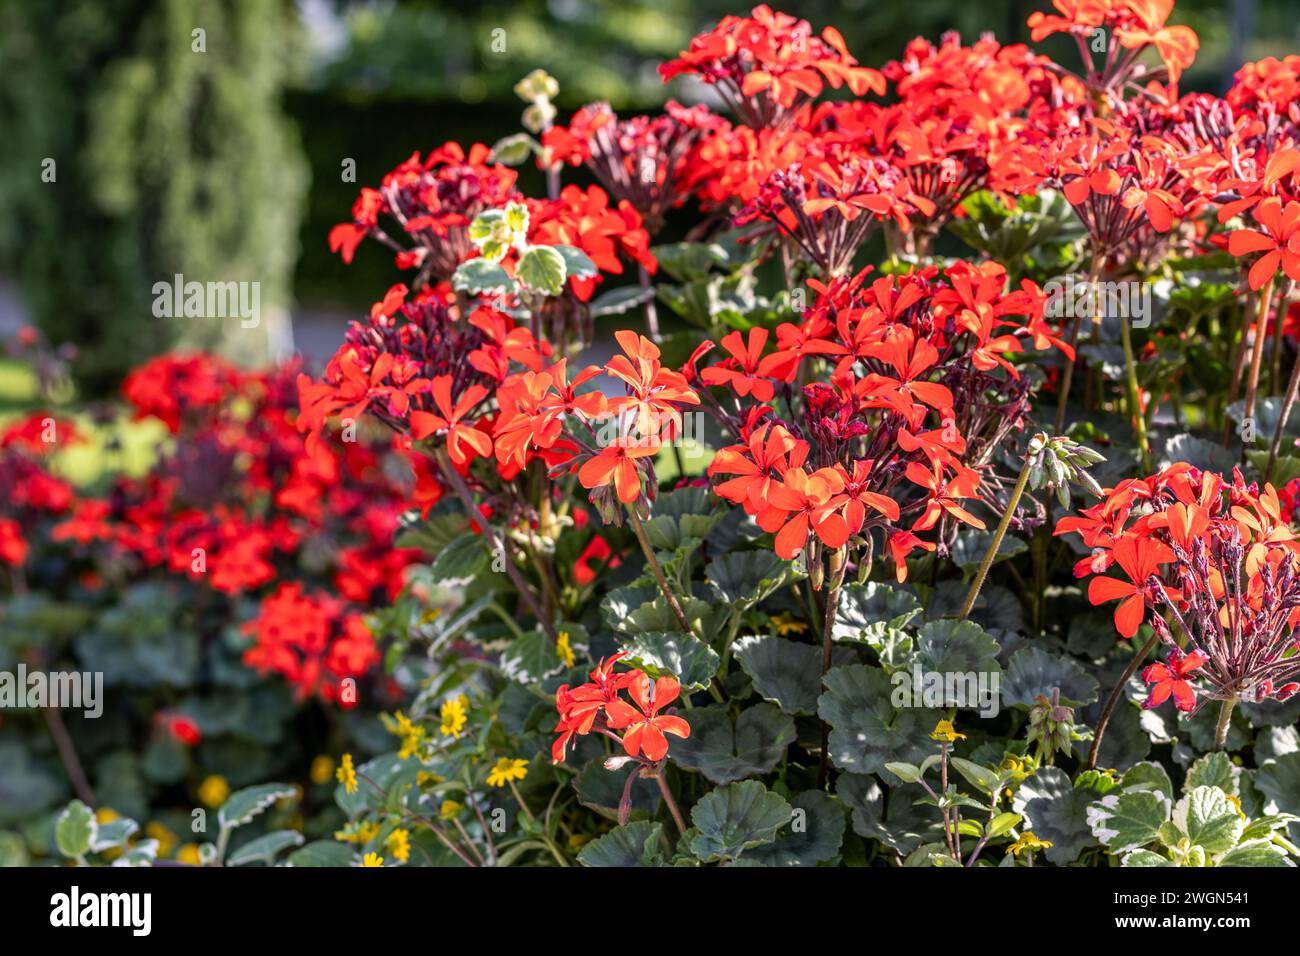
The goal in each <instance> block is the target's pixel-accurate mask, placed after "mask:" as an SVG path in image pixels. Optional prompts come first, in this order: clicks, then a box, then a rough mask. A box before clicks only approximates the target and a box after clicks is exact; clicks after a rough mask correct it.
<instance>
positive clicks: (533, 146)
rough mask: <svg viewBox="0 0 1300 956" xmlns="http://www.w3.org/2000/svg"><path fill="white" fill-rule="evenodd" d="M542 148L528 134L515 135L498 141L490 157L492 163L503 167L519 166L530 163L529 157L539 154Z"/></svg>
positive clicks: (489, 160)
mask: <svg viewBox="0 0 1300 956" xmlns="http://www.w3.org/2000/svg"><path fill="white" fill-rule="evenodd" d="M540 149H541V147H540V146H539V145H538V144H537V141H536V140H535V139H533V138H532V137H531V136H529V135H528V134H527V133H515V134H514V135H513V136H506V137H504V138H502V139H499V140H497V142H496V145H495V146H493V147H492V153H491V155H490V156H489V157H488V162H490V163H500V164H501V165H503V166H519V165H521V164H523V163H525V162H527V161H528V157H530V156H533V155H535V154H537V153H538V152H539V151H540Z"/></svg>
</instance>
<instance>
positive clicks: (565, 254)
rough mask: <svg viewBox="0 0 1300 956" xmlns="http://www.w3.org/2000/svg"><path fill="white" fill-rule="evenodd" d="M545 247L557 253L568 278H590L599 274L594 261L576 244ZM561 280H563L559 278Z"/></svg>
mask: <svg viewBox="0 0 1300 956" xmlns="http://www.w3.org/2000/svg"><path fill="white" fill-rule="evenodd" d="M545 248H549V249H553V250H555V252H557V253H559V256H560V258H561V259H563V260H564V269H565V272H566V274H567V275H568V277H569V278H570V279H592V278H595V277H596V276H598V275H600V270H599V269H597V268H596V263H594V262H592V261H591V258H590V257H589V256H588V255H587V254H586V253H585V252H583V251H582V250H581V249H579V248H578V247H577V246H548V247H545ZM560 281H561V282H563V281H564V280H563V279H561V280H560Z"/></svg>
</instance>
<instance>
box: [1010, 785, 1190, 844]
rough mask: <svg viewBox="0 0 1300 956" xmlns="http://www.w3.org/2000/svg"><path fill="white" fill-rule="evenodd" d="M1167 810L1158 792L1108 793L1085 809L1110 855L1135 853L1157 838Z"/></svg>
mask: <svg viewBox="0 0 1300 956" xmlns="http://www.w3.org/2000/svg"><path fill="white" fill-rule="evenodd" d="M1169 807H1170V804H1169V798H1168V797H1166V796H1165V795H1164V794H1163V793H1161V792H1160V791H1159V790H1126V791H1124V792H1122V793H1108V794H1106V796H1104V797H1102V798H1101V799H1100V800H1098V801H1097V802H1096V803H1094V804H1093V805H1092V806H1090V807H1089V808H1088V813H1087V819H1088V826H1089V827H1091V828H1092V833H1093V836H1095V837H1096V838H1097V839H1098V840H1099V841H1101V843H1102V844H1104V845H1105V846H1106V847H1107V848H1108V849H1109V850H1110V851H1111V853H1123V852H1124V851H1126V850H1136V849H1138V848H1139V847H1144V846H1148V845H1150V844H1152V843H1155V842H1156V841H1157V840H1158V839H1159V837H1160V827H1161V824H1163V823H1164V822H1165V821H1166V820H1168V819H1169ZM1035 832H1037V831H1035Z"/></svg>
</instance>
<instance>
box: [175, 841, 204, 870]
mask: <svg viewBox="0 0 1300 956" xmlns="http://www.w3.org/2000/svg"><path fill="white" fill-rule="evenodd" d="M176 862H177V863H184V864H186V865H187V866H198V865H199V847H198V844H197V843H186V844H185V845H184V846H182V847H181V848H180V849H179V850H177V851H176Z"/></svg>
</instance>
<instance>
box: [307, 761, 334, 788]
mask: <svg viewBox="0 0 1300 956" xmlns="http://www.w3.org/2000/svg"><path fill="white" fill-rule="evenodd" d="M333 778H334V758H333V757H331V756H329V755H328V754H321V755H320V756H319V757H317V758H316V759H315V760H313V761H312V762H311V782H312V783H314V784H317V785H320V784H323V783H329V782H330V780H332V779H333Z"/></svg>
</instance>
